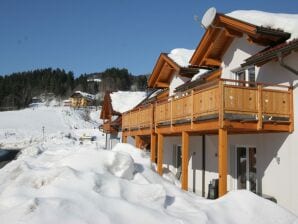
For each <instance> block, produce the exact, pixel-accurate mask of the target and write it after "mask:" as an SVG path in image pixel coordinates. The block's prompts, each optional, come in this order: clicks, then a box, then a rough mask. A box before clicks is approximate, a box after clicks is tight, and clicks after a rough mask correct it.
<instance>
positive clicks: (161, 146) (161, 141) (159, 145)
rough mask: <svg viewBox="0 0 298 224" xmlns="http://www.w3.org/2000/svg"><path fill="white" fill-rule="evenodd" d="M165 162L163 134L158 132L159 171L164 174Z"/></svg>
mask: <svg viewBox="0 0 298 224" xmlns="http://www.w3.org/2000/svg"><path fill="white" fill-rule="evenodd" d="M162 163H163V135H162V134H158V137H157V173H159V175H161V176H162Z"/></svg>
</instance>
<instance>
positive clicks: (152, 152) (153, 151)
mask: <svg viewBox="0 0 298 224" xmlns="http://www.w3.org/2000/svg"><path fill="white" fill-rule="evenodd" d="M150 140H151V142H150V158H151V162H152V163H155V158H156V134H155V133H152V134H151V139H150Z"/></svg>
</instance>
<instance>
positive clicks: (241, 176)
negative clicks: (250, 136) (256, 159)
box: [237, 147, 247, 189]
mask: <svg viewBox="0 0 298 224" xmlns="http://www.w3.org/2000/svg"><path fill="white" fill-rule="evenodd" d="M246 161H247V159H246V148H245V147H239V148H237V187H238V189H246Z"/></svg>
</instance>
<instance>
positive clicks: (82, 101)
mask: <svg viewBox="0 0 298 224" xmlns="http://www.w3.org/2000/svg"><path fill="white" fill-rule="evenodd" d="M70 100H71V106H72V107H73V108H82V107H87V106H93V105H94V102H95V96H94V95H92V94H89V93H85V92H81V91H75V92H74V93H73V94H72V95H71V96H70Z"/></svg>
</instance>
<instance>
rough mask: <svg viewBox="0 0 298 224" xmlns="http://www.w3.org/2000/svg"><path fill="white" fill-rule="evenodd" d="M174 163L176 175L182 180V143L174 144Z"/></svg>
mask: <svg viewBox="0 0 298 224" xmlns="http://www.w3.org/2000/svg"><path fill="white" fill-rule="evenodd" d="M173 155H174V164H175V167H176V169H177V172H176V177H177V178H178V179H179V180H180V178H181V174H182V147H181V145H175V146H174V153H173Z"/></svg>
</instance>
